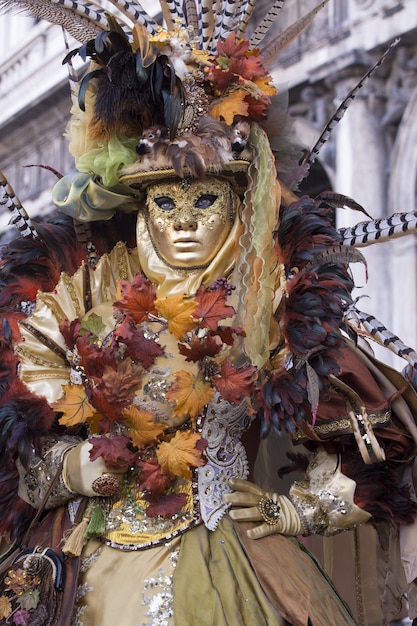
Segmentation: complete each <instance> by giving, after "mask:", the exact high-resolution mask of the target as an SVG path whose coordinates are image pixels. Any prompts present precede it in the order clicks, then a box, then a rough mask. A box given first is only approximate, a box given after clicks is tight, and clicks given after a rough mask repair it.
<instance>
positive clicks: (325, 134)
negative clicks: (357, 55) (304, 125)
mask: <svg viewBox="0 0 417 626" xmlns="http://www.w3.org/2000/svg"><path fill="white" fill-rule="evenodd" d="M399 41H400V40H399V39H396V40H395V41H394V42H393V43H392V44H391V45H390V46H389V48H387V49H386V50H385V52H384V54H383V55H382V56H381V57H380V58H379V59H378V61H377V62H376V63H375V65H373V66H372V67H371V68H370V69H369V70H368V71H367V72H366V73H365V74H364V75H363V76H362V78H361V79H360V81H359V82H358V83H357V84H356V85H355V87H353V89H351V91H350V92H349V93H348V95H347V96H346V98H345V99H344V100H343V102H342V103H341V104H340V105H339V106H338V108H337V110H336V112H335V113H334V114H333V115H332V117H331V118H330V120H329V121H328V122H327V124H326V126H325V127H324V130H323V131H322V133H321V135H320V137H319V138H318V139H317V141H316V143H315V144H314V146H313V148H312V149H311V150H310V152H309V153H307V154H306V156H305V158H304V161H303V165H305V166H306V167H308V168H309V167H310V166H311V165H312V164H313V163H314V161H315V160H316V158H317V157H318V155H319V153H320V150H321V149H322V147H323V146H324V144H325V143H326V142H327V141H328V140H329V138H330V135H331V133H332V130H333V129H334V128H335V127H336V126H337V124H338V123H339V122H340V120H341V119H342V117H343V116H344V114H345V113H346V111H347V109H348V107H349V105H350V104H351V103H352V102H353V100H354V99H355V98H356V96H357V95H358V92H359V90H360V89H361V88H362V87H363V86H364V85H365V83H367V82H368V80H369V78H370V77H371V76H372V74H373V73H374V72H375V71H376V70H377V69H378V68H379V66H380V65H381V64H382V63H383V62H384V61H385V58H386V57H387V55H388V54H389V53H390V52H391V50H392V49H393V48H394V47H395V46H396V45H397V44H398V43H399Z"/></svg>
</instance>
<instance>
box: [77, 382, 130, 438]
mask: <svg viewBox="0 0 417 626" xmlns="http://www.w3.org/2000/svg"><path fill="white" fill-rule="evenodd" d="M85 392H86V394H87V398H88V399H89V401H90V404H91V405H92V406H93V407H94V408H95V409H96V410H97V411H98V412H99V413H101V415H103V418H104V419H103V420H102V423H101V424H100V425H101V427H102V429H103V431H107V429H108V427H109V422H113V423H114V422H117V421H120V420H121V411H122V410H123V409H124V408H125V406H126V403H125V402H124V403H120V404H119V403H118V402H117V403H116V402H110V401H109V400H108V399H107V398H106V393H105V388H103V387H100V386H98V387H86V390H85Z"/></svg>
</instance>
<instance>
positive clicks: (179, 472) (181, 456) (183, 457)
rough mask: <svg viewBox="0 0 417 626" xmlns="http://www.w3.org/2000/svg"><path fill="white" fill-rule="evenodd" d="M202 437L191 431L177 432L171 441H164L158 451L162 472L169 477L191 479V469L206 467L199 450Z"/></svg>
mask: <svg viewBox="0 0 417 626" xmlns="http://www.w3.org/2000/svg"><path fill="white" fill-rule="evenodd" d="M199 439H200V435H199V434H198V433H196V432H194V431H191V430H184V431H181V430H177V432H176V433H175V435H174V437H173V438H172V439H171V440H170V441H163V442H162V443H160V444H159V446H158V448H157V450H156V456H157V459H158V463H159V464H160V466H161V467H162V471H163V472H165V473H166V474H168V475H169V476H180V477H181V478H191V476H192V474H191V470H190V467H198V466H200V465H204V463H205V461H204V459H203V458H202V452H201V450H199V449H198V448H197V442H198V441H199Z"/></svg>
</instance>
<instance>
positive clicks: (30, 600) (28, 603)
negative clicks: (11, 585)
mask: <svg viewBox="0 0 417 626" xmlns="http://www.w3.org/2000/svg"><path fill="white" fill-rule="evenodd" d="M40 597H41V594H40V593H39V589H31V590H30V591H26V592H25V593H24V594H22V595H21V596H20V598H19V599H18V603H19V604H20V606H21V607H22V609H23V611H24V612H23V611H22V615H21V617H22V618H24V617H25V613H26V614H27V616H29V614H28V613H27V611H30V610H31V609H36V607H37V606H38V604H39V601H40ZM16 614H17V612H16V613H15V614H14V615H13V621H14V623H15V624H25V625H26V624H27V623H28V622H25V621H18V620H16ZM18 617H19V616H18ZM32 623H33V622H32Z"/></svg>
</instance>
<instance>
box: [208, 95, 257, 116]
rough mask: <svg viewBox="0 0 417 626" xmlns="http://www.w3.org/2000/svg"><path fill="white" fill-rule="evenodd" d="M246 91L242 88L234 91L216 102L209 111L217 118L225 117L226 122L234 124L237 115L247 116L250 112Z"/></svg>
mask: <svg viewBox="0 0 417 626" xmlns="http://www.w3.org/2000/svg"><path fill="white" fill-rule="evenodd" d="M246 95H247V94H246V92H245V91H243V90H242V89H237V90H236V91H233V92H232V93H230V94H229V95H228V96H226V97H224V98H222V99H221V100H218V101H217V103H216V102H215V103H214V104H213V106H211V107H210V110H209V113H210V115H211V116H212V117H215V118H216V119H217V120H220V119H222V118H223V119H224V121H225V122H226V124H228V125H231V124H233V119H234V117H235V115H242V116H243V117H246V116H247V114H248V103H247V102H245V96H246Z"/></svg>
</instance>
